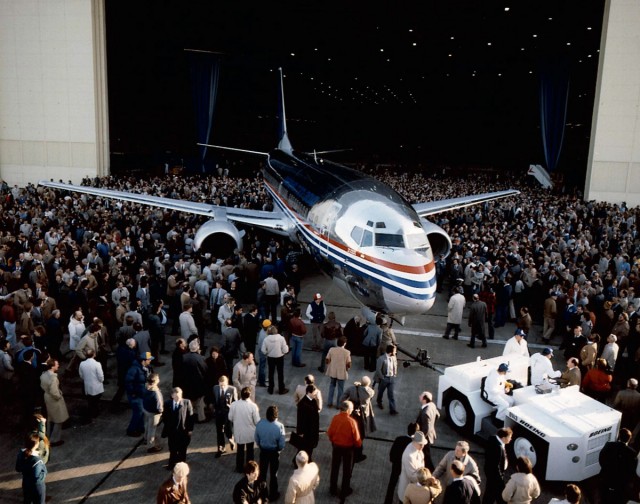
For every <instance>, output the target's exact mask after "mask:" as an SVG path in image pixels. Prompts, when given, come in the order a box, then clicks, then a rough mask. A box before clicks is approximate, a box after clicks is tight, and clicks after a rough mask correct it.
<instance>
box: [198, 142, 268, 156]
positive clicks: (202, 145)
mask: <svg viewBox="0 0 640 504" xmlns="http://www.w3.org/2000/svg"><path fill="white" fill-rule="evenodd" d="M197 145H199V146H200V147H211V148H212V149H222V150H230V151H236V152H246V153H247V154H258V155H260V156H268V155H269V153H268V152H260V151H254V150H248V149H236V148H235V147H225V146H223V145H211V144H202V143H199V144H197Z"/></svg>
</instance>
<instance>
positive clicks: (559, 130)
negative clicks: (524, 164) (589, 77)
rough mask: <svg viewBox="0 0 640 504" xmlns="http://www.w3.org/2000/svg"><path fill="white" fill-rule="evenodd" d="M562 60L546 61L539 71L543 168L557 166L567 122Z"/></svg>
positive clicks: (566, 88) (565, 75) (565, 71)
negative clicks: (544, 162)
mask: <svg viewBox="0 0 640 504" xmlns="http://www.w3.org/2000/svg"><path fill="white" fill-rule="evenodd" d="M568 66H569V65H568V63H567V62H566V61H561V60H559V61H555V62H554V63H551V64H549V63H547V64H546V65H545V67H544V69H543V70H542V71H541V73H540V125H541V128H540V130H541V132H542V145H543V147H544V157H545V160H546V162H547V171H548V172H549V173H552V172H553V171H555V169H556V167H557V166H558V161H559V159H560V154H561V152H562V142H563V140H564V128H565V124H566V122H567V103H568V101H569V70H568Z"/></svg>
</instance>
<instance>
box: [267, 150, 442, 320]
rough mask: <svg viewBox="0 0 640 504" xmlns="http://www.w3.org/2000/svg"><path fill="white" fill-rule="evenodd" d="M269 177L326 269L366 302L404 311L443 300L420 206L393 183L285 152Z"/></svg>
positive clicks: (271, 159) (275, 154)
mask: <svg viewBox="0 0 640 504" xmlns="http://www.w3.org/2000/svg"><path fill="white" fill-rule="evenodd" d="M263 176H264V182H265V186H266V188H267V190H268V192H269V193H270V194H271V196H272V197H273V201H274V203H275V204H276V205H277V207H278V208H279V210H280V211H282V212H283V213H284V214H285V215H286V216H287V217H288V218H289V219H290V220H291V222H292V227H291V229H290V230H289V235H290V237H291V238H292V239H293V240H295V241H298V242H300V243H302V244H303V245H304V246H305V247H306V248H307V250H308V251H309V252H310V253H311V254H312V255H313V256H314V258H315V259H316V260H317V261H318V262H319V263H320V264H321V266H322V268H323V270H324V271H325V272H326V273H328V274H330V275H331V276H332V277H333V279H334V281H336V283H337V284H338V285H340V287H342V288H343V290H345V291H346V292H348V293H350V294H351V295H352V296H353V297H354V298H355V299H356V300H357V301H358V302H360V303H361V304H363V305H364V306H367V307H369V308H371V309H373V310H376V311H383V312H385V313H390V314H394V315H398V316H402V315H409V314H422V313H425V312H426V311H428V310H429V308H431V306H432V305H433V303H434V301H435V292H436V278H435V264H434V259H433V253H432V250H431V247H430V244H429V240H428V238H427V233H426V232H425V230H424V228H423V227H422V224H421V221H420V218H419V217H418V215H417V213H416V212H415V211H414V209H413V208H412V207H411V206H410V205H409V204H408V203H407V202H406V201H405V200H404V199H403V198H402V197H401V196H400V195H399V194H398V193H397V192H396V191H394V190H393V189H392V188H391V187H389V186H388V185H386V184H384V183H382V182H380V181H378V180H375V179H373V178H371V177H368V176H366V175H364V174H362V173H360V172H358V171H356V170H352V169H351V168H348V167H346V166H342V165H339V164H336V163H331V162H328V161H326V160H319V159H318V160H317V159H316V158H315V157H314V156H310V155H307V154H301V153H298V152H292V154H288V153H286V152H284V151H282V150H280V149H276V150H274V151H272V152H270V153H269V155H268V157H267V166H266V167H265V169H264V171H263Z"/></svg>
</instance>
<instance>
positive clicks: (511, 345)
mask: <svg viewBox="0 0 640 504" xmlns="http://www.w3.org/2000/svg"><path fill="white" fill-rule="evenodd" d="M526 336H527V335H526V333H525V332H524V331H523V330H522V329H516V332H515V333H514V335H513V336H512V337H511V338H509V339H508V340H507V342H506V343H505V345H504V350H503V351H502V355H512V354H515V355H522V356H523V357H527V358H528V357H529V347H528V345H527V340H526V339H525V337H526Z"/></svg>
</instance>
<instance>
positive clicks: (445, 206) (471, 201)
mask: <svg viewBox="0 0 640 504" xmlns="http://www.w3.org/2000/svg"><path fill="white" fill-rule="evenodd" d="M516 194H520V191H516V190H515V189H508V190H506V191H497V192H491V193H484V194H477V195H475V196H462V197H460V198H451V199H446V200H440V201H428V202H425V203H416V204H415V205H413V209H414V210H415V211H416V212H417V214H418V215H419V216H420V217H428V216H429V215H434V214H438V213H441V212H447V211H449V210H456V209H457V208H465V207H468V206H473V205H477V204H479V203H484V202H485V201H491V200H495V199H500V198H506V197H508V196H515V195H516Z"/></svg>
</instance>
